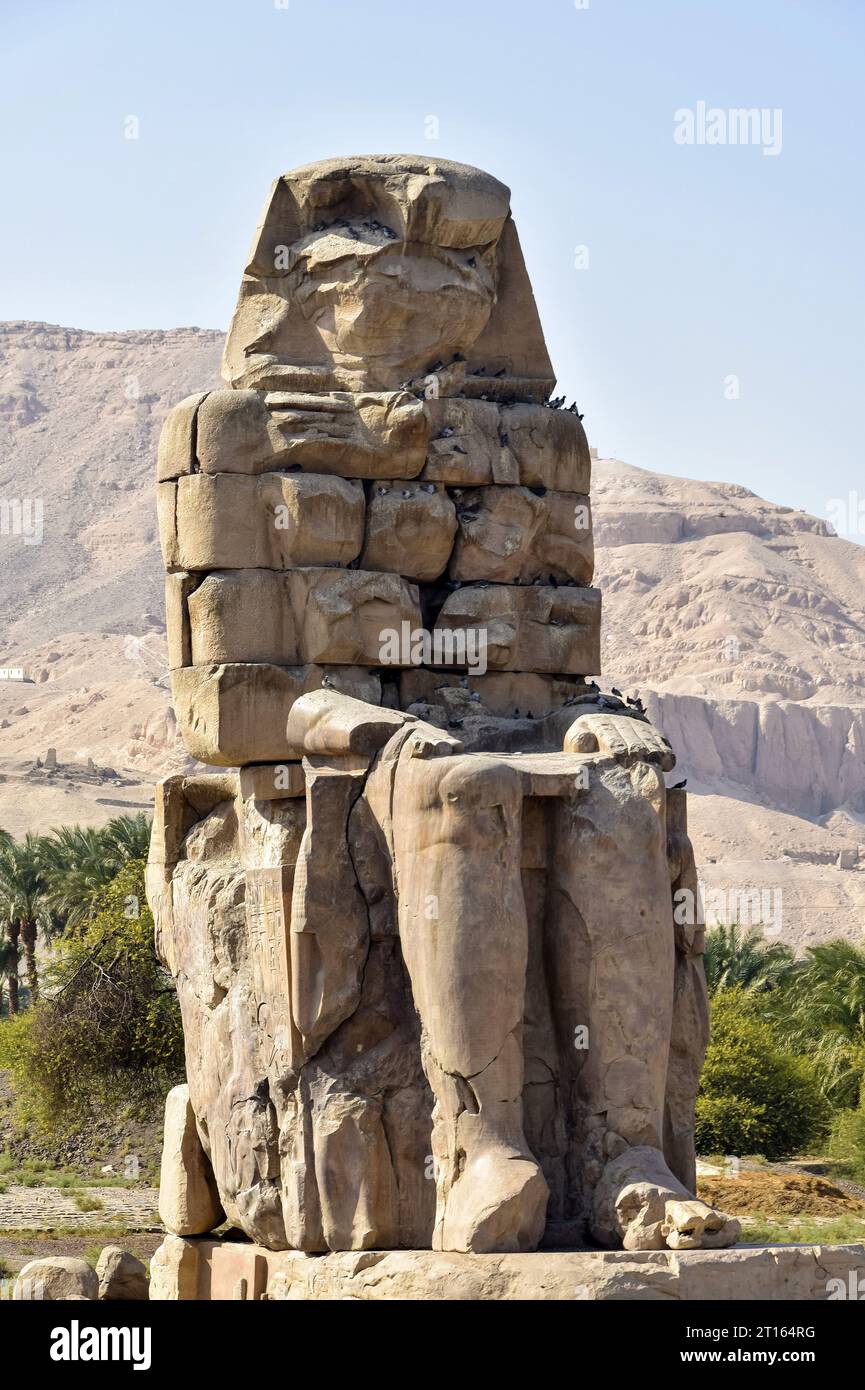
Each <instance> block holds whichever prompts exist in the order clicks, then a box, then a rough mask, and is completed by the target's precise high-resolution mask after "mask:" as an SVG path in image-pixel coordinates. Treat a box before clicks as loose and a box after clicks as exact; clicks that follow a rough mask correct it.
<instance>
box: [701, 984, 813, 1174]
mask: <svg viewBox="0 0 865 1390" xmlns="http://www.w3.org/2000/svg"><path fill="white" fill-rule="evenodd" d="M760 1001H761V996H760V995H759V994H755V993H753V992H752V991H745V990H743V989H741V988H738V987H737V988H734V989H728V990H723V991H720V992H719V993H718V994H716V995H715V997H714V999H713V1001H712V1036H711V1040H710V1042H709V1047H708V1051H707V1053H706V1062H705V1065H704V1067H703V1074H702V1077H701V1079H700V1092H699V1095H698V1097H697V1152H698V1153H701V1154H702V1153H727V1154H743V1153H754V1152H757V1153H762V1154H765V1156H766V1157H767V1158H769V1159H776V1158H783V1157H785V1156H786V1155H788V1154H791V1153H797V1152H801V1151H802V1150H803V1149H806V1148H808V1147H809V1145H811V1144H812V1143H813V1142H814V1141H815V1140H817V1139H818V1138H819V1137H821V1135H822V1133H823V1131H824V1129H825V1126H826V1122H827V1118H828V1111H827V1105H826V1102H825V1100H824V1099H823V1097H822V1095H821V1093H820V1089H819V1086H818V1081H817V1077H816V1074H815V1072H814V1069H813V1067H812V1065H811V1063H810V1062H809V1060H808V1059H807V1058H806V1057H800V1056H797V1055H796V1054H795V1053H793V1052H791V1051H789V1050H788V1049H786V1048H785V1047H784V1046H783V1045H782V1044H781V1043H780V1042H779V1040H778V1037H777V1035H776V1032H775V1030H774V1029H773V1027H772V1025H771V1024H770V1023H769V1022H768V1021H767V1020H766V1019H765V1018H764V1017H762V1016H761V1002H760Z"/></svg>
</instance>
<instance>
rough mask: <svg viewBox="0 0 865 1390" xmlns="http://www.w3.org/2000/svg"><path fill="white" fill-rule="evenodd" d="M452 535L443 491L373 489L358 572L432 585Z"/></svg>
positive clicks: (394, 485)
mask: <svg viewBox="0 0 865 1390" xmlns="http://www.w3.org/2000/svg"><path fill="white" fill-rule="evenodd" d="M456 529H457V518H456V510H455V508H454V504H453V502H452V501H451V500H450V498H449V497H448V495H447V493H446V492H445V490H444V488H443V487H441V486H436V484H434V483H421V484H418V483H414V482H402V483H400V482H398V481H397V482H394V481H390V482H381V483H375V484H374V485H373V488H372V495H371V497H370V500H369V503H368V506H367V512H366V540H365V542H364V547H363V554H362V555H361V557H360V568H361V569H362V570H385V571H388V572H389V573H391V574H403V575H405V576H406V577H407V578H409V579H416V580H431V579H437V578H438V576H439V575H440V574H442V573H443V572H444V570H445V569H446V568H447V564H448V560H449V559H450V555H451V549H452V546H453V540H454V536H455V534H456Z"/></svg>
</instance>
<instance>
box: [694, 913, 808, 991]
mask: <svg viewBox="0 0 865 1390" xmlns="http://www.w3.org/2000/svg"><path fill="white" fill-rule="evenodd" d="M703 964H704V965H705V968H706V983H707V985H708V987H709V993H710V994H714V993H715V992H716V990H720V989H732V988H733V987H734V986H736V985H739V986H740V987H741V988H742V989H748V990H754V991H755V992H760V993H762V992H764V991H766V990H770V989H777V988H778V986H779V985H782V984H784V983H785V982H786V981H787V980H788V979H789V978H790V976H791V974H792V973H793V971H794V970H795V969H796V960H795V957H794V955H793V952H792V951H791V950H790V948H789V946H784V945H783V944H782V943H781V942H780V941H772V942H768V941H766V940H765V939H764V938H763V937H762V936H761V935H760V932H759V931H757V930H748V931H742V929H741V927H739V925H738V923H736V922H732V923H731V924H730V925H729V926H725V925H724V924H723V923H719V924H718V926H716V927H711V928H710V929H709V931H708V932H707V933H706V953H705V955H704V957H703Z"/></svg>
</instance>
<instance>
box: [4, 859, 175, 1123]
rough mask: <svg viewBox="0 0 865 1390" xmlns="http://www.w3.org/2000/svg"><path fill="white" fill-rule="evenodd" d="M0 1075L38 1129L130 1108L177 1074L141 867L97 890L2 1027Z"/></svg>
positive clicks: (168, 1004)
mask: <svg viewBox="0 0 865 1390" xmlns="http://www.w3.org/2000/svg"><path fill="white" fill-rule="evenodd" d="M0 1067H8V1068H9V1070H10V1071H11V1072H12V1080H13V1085H14V1088H15V1091H16V1094H17V1096H18V1097H19V1098H21V1103H22V1104H24V1105H26V1107H27V1110H28V1113H29V1114H30V1116H31V1117H32V1118H33V1119H34V1120H35V1121H36V1122H37V1123H39V1124H41V1125H42V1126H43V1127H51V1126H53V1125H57V1124H60V1125H62V1124H63V1122H64V1121H66V1122H72V1121H79V1120H80V1118H81V1117H82V1116H83V1115H87V1116H93V1115H98V1114H99V1113H100V1112H101V1111H102V1110H104V1109H105V1108H106V1107H108V1106H113V1105H117V1104H119V1103H120V1102H121V1101H124V1100H125V1101H128V1102H129V1103H130V1104H131V1105H132V1107H133V1108H135V1107H136V1106H140V1107H141V1108H142V1109H144V1108H146V1107H147V1106H148V1105H149V1104H152V1102H153V1100H154V1098H155V1097H157V1096H159V1095H161V1094H163V1093H164V1092H165V1090H166V1089H167V1088H168V1087H170V1086H172V1085H174V1084H176V1082H177V1081H178V1080H181V1079H182V1076H183V1033H182V1028H181V1022H180V1010H179V1007H178V1004H177V996H176V993H175V990H174V986H173V983H172V981H171V979H170V977H169V976H168V974H167V973H166V972H165V971H164V970H163V969H162V967H161V966H160V965H159V962H158V961H157V959H156V955H155V952H154V949H153V919H152V917H151V914H150V911H149V909H148V907H147V904H146V900H145V896H144V864H143V861H141V860H133V861H130V862H129V863H127V864H126V865H125V866H124V867H123V868H122V869H121V870H120V872H119V873H118V874H117V876H116V878H114V879H113V880H112V882H111V883H109V884H107V885H106V886H105V887H103V888H102V889H101V890H100V893H99V895H98V899H97V903H96V910H95V914H94V916H93V918H92V919H91V920H90V921H88V922H87V923H86V925H85V927H84V929H83V930H81V931H80V934H78V935H75V936H72V937H66V938H64V939H63V940H62V941H61V943H60V945H59V947H58V951H57V954H56V956H55V959H54V960H53V962H52V964H51V965H50V967H49V969H48V971H47V973H46V976H45V981H44V989H43V995H42V997H41V998H40V1000H39V1002H38V1003H37V1004H35V1006H34V1007H33V1008H32V1009H30V1010H29V1011H28V1012H26V1013H24V1014H20V1015H19V1016H18V1017H17V1018H14V1019H10V1020H9V1021H7V1022H3V1023H0Z"/></svg>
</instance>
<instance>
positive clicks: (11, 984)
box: [0, 937, 18, 1018]
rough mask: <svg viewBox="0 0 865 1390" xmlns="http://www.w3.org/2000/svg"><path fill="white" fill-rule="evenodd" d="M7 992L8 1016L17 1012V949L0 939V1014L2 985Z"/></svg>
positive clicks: (0, 1008) (6, 940)
mask: <svg viewBox="0 0 865 1390" xmlns="http://www.w3.org/2000/svg"><path fill="white" fill-rule="evenodd" d="M4 983H5V984H6V985H7V987H8V991H9V1016H10V1018H11V1016H12V1014H17V1012H18V947H17V946H16V945H14V944H13V943H12V942H11V941H10V940H9V939H8V938H6V939H4V938H3V937H0V1013H2V1012H3V985H4Z"/></svg>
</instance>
